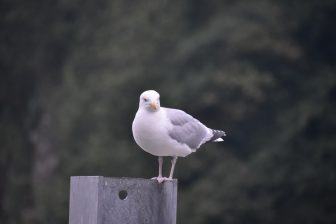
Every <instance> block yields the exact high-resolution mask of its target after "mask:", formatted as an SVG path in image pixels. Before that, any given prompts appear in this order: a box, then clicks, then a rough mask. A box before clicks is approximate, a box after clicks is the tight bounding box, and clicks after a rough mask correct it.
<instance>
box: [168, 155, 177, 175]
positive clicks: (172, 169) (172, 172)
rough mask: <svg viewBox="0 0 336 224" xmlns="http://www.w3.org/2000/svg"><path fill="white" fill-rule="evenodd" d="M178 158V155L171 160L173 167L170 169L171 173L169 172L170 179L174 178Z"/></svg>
mask: <svg viewBox="0 0 336 224" xmlns="http://www.w3.org/2000/svg"><path fill="white" fill-rule="evenodd" d="M176 160H177V156H174V157H173V159H172V160H171V163H172V166H171V169H170V174H169V177H168V180H172V179H173V174H174V169H175V164H176Z"/></svg>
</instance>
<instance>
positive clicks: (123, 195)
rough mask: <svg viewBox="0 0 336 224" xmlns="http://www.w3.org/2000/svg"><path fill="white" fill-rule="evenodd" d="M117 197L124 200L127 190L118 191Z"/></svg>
mask: <svg viewBox="0 0 336 224" xmlns="http://www.w3.org/2000/svg"><path fill="white" fill-rule="evenodd" d="M119 198H120V199H121V200H126V198H127V191H125V190H121V191H119Z"/></svg>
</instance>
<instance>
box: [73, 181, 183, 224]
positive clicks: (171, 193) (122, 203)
mask: <svg viewBox="0 0 336 224" xmlns="http://www.w3.org/2000/svg"><path fill="white" fill-rule="evenodd" d="M176 207H177V180H176V179H174V180H173V181H165V182H164V183H162V184H159V183H158V182H157V181H156V180H148V179H139V178H110V177H101V176H76V177H71V183H70V214H69V224H133V223H134V224H138V223H140V224H142V223H143V224H176Z"/></svg>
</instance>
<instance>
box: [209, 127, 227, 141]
mask: <svg viewBox="0 0 336 224" xmlns="http://www.w3.org/2000/svg"><path fill="white" fill-rule="evenodd" d="M211 131H212V134H213V136H212V137H211V138H210V140H209V141H210V142H213V141H216V140H217V139H222V137H224V136H226V133H225V131H222V130H214V129H211ZM222 140H223V139H222Z"/></svg>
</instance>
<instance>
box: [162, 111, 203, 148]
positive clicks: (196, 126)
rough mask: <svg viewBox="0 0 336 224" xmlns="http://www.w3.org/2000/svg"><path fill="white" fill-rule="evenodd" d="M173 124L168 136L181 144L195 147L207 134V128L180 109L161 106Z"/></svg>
mask: <svg viewBox="0 0 336 224" xmlns="http://www.w3.org/2000/svg"><path fill="white" fill-rule="evenodd" d="M163 109H164V110H165V111H166V114H167V116H168V119H169V120H170V122H171V123H172V124H173V129H172V130H171V131H170V132H169V136H170V137H171V138H173V139H174V140H176V141H177V142H179V143H181V144H186V145H188V146H189V147H190V148H191V149H197V148H198V147H199V146H200V145H201V143H202V142H203V140H204V138H205V137H206V134H207V128H206V127H205V126H204V125H202V124H201V123H200V122H199V121H198V120H197V119H195V118H193V117H192V116H190V115H189V114H187V113H185V112H184V111H182V110H176V109H170V108H163Z"/></svg>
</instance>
